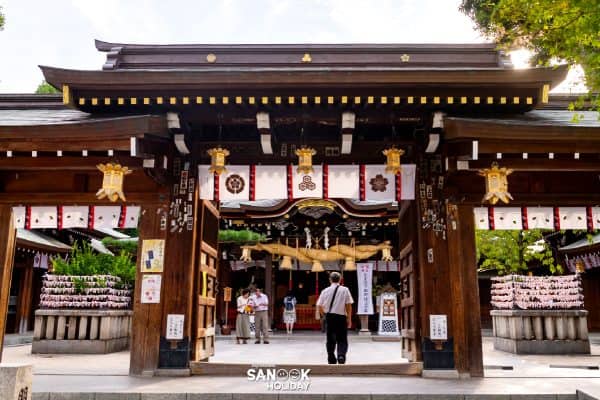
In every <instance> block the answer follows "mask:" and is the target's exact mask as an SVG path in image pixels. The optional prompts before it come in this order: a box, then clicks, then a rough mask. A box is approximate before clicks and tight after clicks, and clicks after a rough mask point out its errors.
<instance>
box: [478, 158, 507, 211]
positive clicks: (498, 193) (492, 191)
mask: <svg viewBox="0 0 600 400" xmlns="http://www.w3.org/2000/svg"><path fill="white" fill-rule="evenodd" d="M512 172H513V170H512V169H508V168H504V167H503V168H499V167H498V163H497V162H493V163H492V167H491V168H486V169H482V170H480V171H479V175H481V176H483V177H485V189H486V194H485V195H484V196H483V201H489V202H490V204H492V205H493V204H496V203H498V200H502V202H504V203H506V204H508V203H509V202H510V200H513V197H512V196H511V195H510V193H509V192H508V178H507V176H508V175H510V174H512Z"/></svg>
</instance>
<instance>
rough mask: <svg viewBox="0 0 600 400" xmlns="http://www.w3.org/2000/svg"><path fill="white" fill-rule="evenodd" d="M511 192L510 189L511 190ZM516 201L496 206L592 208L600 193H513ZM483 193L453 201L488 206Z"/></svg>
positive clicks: (462, 195)
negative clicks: (483, 200)
mask: <svg viewBox="0 0 600 400" xmlns="http://www.w3.org/2000/svg"><path fill="white" fill-rule="evenodd" d="M509 190H510V189H509ZM511 195H512V196H513V198H514V200H512V201H511V202H510V203H509V204H496V206H498V207H502V206H510V207H521V206H581V207H583V206H592V205H597V204H600V194H599V193H572V194H564V193H563V194H553V193H515V192H511ZM482 199H483V193H460V194H459V195H456V196H453V201H457V202H460V204H464V205H472V206H482V205H483V206H487V205H489V204H487V203H483V202H482Z"/></svg>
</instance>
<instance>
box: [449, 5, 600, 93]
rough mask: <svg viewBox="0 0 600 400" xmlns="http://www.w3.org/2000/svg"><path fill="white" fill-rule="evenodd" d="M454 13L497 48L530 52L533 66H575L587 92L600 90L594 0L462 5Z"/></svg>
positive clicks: (599, 25)
mask: <svg viewBox="0 0 600 400" xmlns="http://www.w3.org/2000/svg"><path fill="white" fill-rule="evenodd" d="M460 10H461V11H462V12H463V13H465V14H466V15H468V16H469V17H470V18H471V19H473V21H475V23H476V24H477V27H478V28H479V29H480V30H481V32H482V33H483V34H484V35H486V36H487V37H489V38H492V39H494V40H495V41H496V42H497V43H498V44H499V45H500V46H501V47H502V48H504V49H506V50H510V49H515V48H526V49H529V50H531V51H532V52H533V53H534V57H533V58H532V63H533V64H537V65H549V63H550V61H551V60H553V59H558V60H562V61H565V62H567V63H569V64H571V65H573V64H579V65H581V66H582V68H583V70H584V73H585V79H586V85H587V87H588V88H589V89H590V92H598V91H600V34H599V31H600V3H599V2H598V0H535V1H534V0H462V3H461V6H460ZM595 101H596V105H597V104H598V98H597V97H596V98H595Z"/></svg>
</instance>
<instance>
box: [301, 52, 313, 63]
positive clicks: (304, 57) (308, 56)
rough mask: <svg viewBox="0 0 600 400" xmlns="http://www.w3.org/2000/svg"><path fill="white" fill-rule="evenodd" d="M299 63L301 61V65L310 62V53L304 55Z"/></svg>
mask: <svg viewBox="0 0 600 400" xmlns="http://www.w3.org/2000/svg"><path fill="white" fill-rule="evenodd" d="M300 61H302V62H303V63H309V62H312V56H311V55H310V53H304V55H303V56H302V59H301V60H300Z"/></svg>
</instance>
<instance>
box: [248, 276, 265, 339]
mask: <svg viewBox="0 0 600 400" xmlns="http://www.w3.org/2000/svg"><path fill="white" fill-rule="evenodd" d="M250 304H252V307H253V308H254V334H255V336H256V342H254V343H260V334H261V332H262V337H263V343H264V344H268V343H269V297H267V295H266V294H264V293H262V290H261V289H260V288H258V287H257V288H256V291H255V292H254V294H253V295H252V296H250Z"/></svg>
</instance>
